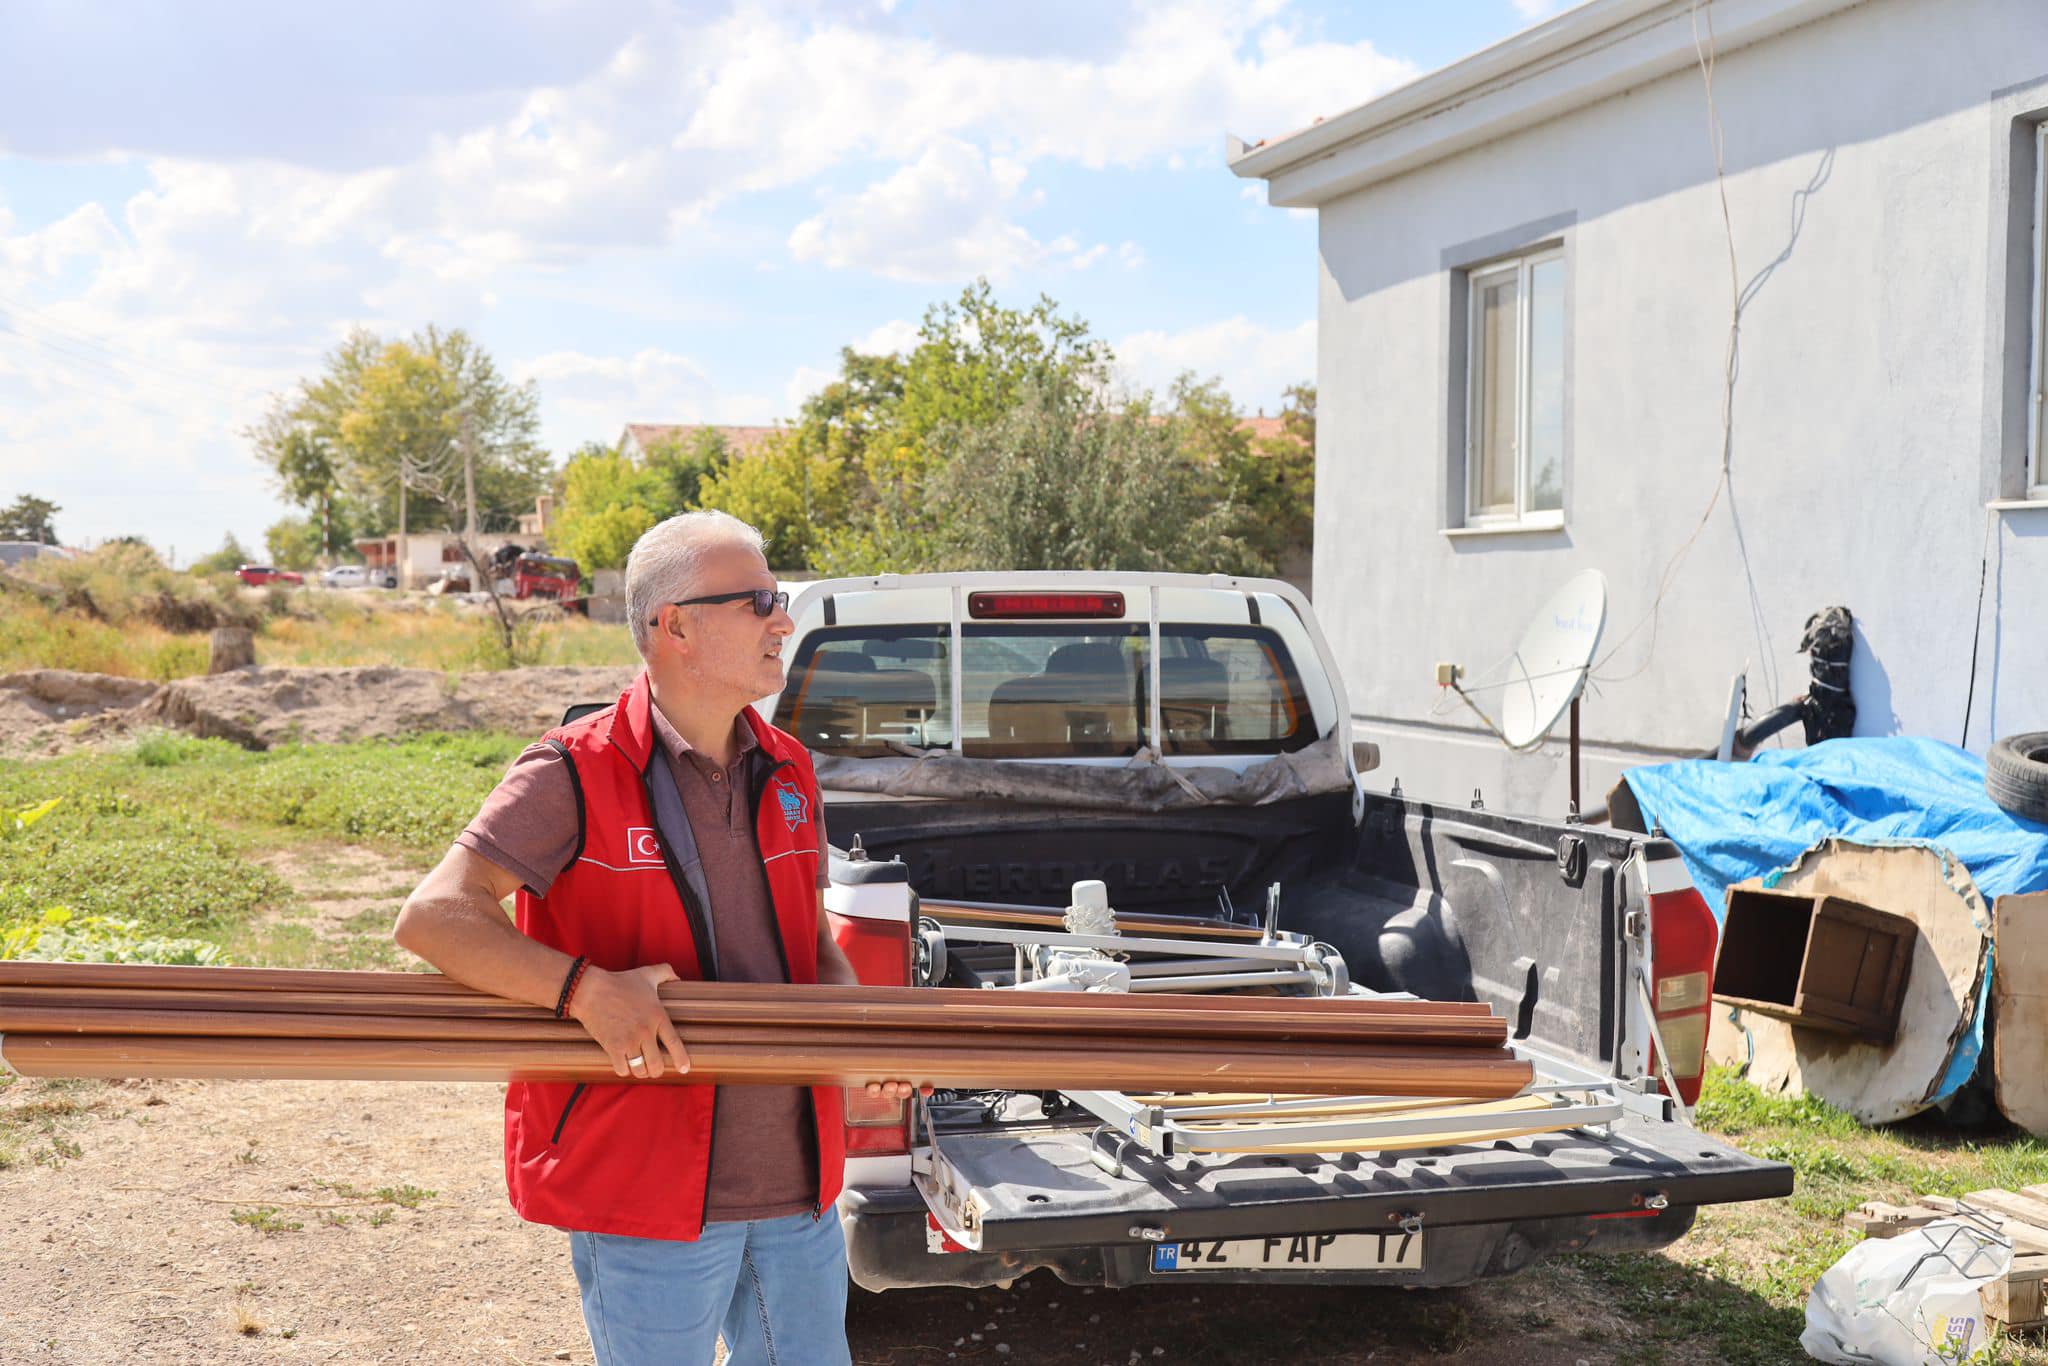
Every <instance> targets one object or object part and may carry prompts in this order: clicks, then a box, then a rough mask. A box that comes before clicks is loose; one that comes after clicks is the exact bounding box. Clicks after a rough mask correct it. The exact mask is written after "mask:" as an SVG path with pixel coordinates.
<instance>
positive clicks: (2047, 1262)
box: [1842, 1184, 2048, 1331]
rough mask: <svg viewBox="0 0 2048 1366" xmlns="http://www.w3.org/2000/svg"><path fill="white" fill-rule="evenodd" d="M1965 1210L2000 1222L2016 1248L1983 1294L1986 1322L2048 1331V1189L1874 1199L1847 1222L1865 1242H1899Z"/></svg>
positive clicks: (1980, 1296) (1844, 1223)
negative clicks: (1909, 1200)
mask: <svg viewBox="0 0 2048 1366" xmlns="http://www.w3.org/2000/svg"><path fill="white" fill-rule="evenodd" d="M1964 1210H1975V1211H1978V1212H1980V1213H1982V1214H1986V1215H1990V1216H1992V1217H1993V1218H1995V1219H1996V1220H1997V1221H1998V1222H1999V1225H2000V1231H2001V1232H2002V1233H2004V1235H2005V1236H2006V1238H2007V1239H2008V1240H2010V1241H2011V1243H2012V1245H2013V1259H2012V1266H2011V1268H2010V1269H2009V1270H2008V1271H2007V1272H2006V1273H2005V1274H2004V1275H2003V1276H2000V1277H1998V1278H1997V1279H1995V1280H1991V1281H1987V1282H1986V1283H1985V1284H1984V1286H1983V1288H1982V1290H1981V1292H1980V1294H1979V1299H1980V1300H1981V1301H1982V1302H1983V1305H1984V1315H1985V1317H1986V1318H1988V1319H1992V1320H1994V1321H1996V1322H1997V1323H2000V1324H2002V1325H2004V1326H2005V1327H2006V1328H2008V1329H2012V1330H2015V1331H2025V1330H2031V1329H2036V1328H2043V1327H2048V1222H2044V1221H2048V1184H2043V1185H2038V1186H2028V1187H2026V1188H2025V1189H2024V1190H2020V1191H2009V1190H1999V1189H1990V1190H1980V1191H1971V1192H1970V1193H1969V1194H1968V1195H1966V1196H1964V1197H1963V1198H1962V1199H1961V1200H1956V1199H1952V1198H1950V1197H1948V1196H1945V1195H1923V1196H1921V1197H1920V1198H1919V1200H1918V1202H1917V1203H1915V1204H1912V1205H1895V1204H1892V1203H1890V1202H1888V1201H1884V1200H1870V1201H1866V1202H1864V1203H1863V1204H1862V1205H1859V1206H1858V1207H1857V1208H1856V1209H1854V1210H1852V1211H1851V1212H1850V1213H1849V1214H1847V1215H1845V1216H1844V1217H1843V1220H1842V1223H1843V1226H1844V1227H1846V1228H1848V1229H1850V1230H1852V1231H1854V1232H1858V1233H1861V1234H1863V1236H1864V1237H1866V1238H1896V1237H1898V1236H1899V1235H1900V1234H1902V1233H1909V1232H1911V1231H1912V1230H1914V1229H1916V1228H1924V1227H1925V1226H1926V1225H1928V1224H1930V1223H1933V1222H1934V1221H1935V1220H1937V1219H1946V1218H1949V1217H1951V1216H1954V1215H1956V1214H1958V1213H1960V1212H1962V1211H1964Z"/></svg>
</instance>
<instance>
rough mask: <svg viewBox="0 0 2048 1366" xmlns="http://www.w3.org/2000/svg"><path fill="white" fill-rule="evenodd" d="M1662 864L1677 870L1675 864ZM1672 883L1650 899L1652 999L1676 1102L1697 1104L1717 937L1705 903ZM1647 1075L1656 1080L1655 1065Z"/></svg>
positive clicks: (1687, 886)
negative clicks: (1665, 1050)
mask: <svg viewBox="0 0 2048 1366" xmlns="http://www.w3.org/2000/svg"><path fill="white" fill-rule="evenodd" d="M1665 862H1666V865H1667V866H1669V867H1672V868H1675V867H1676V866H1677V865H1676V863H1675V861H1669V860H1667V861H1665ZM1652 867H1653V868H1655V867H1657V865H1652ZM1659 871H1661V869H1660V870H1659ZM1676 882H1677V885H1676V886H1673V887H1671V888H1669V889H1667V890H1664V891H1653V892H1651V894H1650V962H1651V969H1650V971H1651V989H1650V998H1651V1007H1652V1009H1653V1010H1655V1012H1656V1015H1657V1032H1658V1034H1659V1035H1661V1036H1662V1038H1663V1040H1664V1046H1665V1048H1667V1049H1669V1050H1670V1057H1669V1058H1668V1059H1667V1061H1668V1062H1669V1063H1670V1066H1671V1075H1672V1077H1673V1078H1674V1079H1675V1080H1676V1081H1677V1082H1678V1094H1679V1098H1680V1099H1682V1100H1683V1101H1684V1102H1685V1103H1686V1104H1687V1105H1693V1104H1696V1103H1698V1101H1699V1098H1700V1080H1701V1076H1702V1074H1703V1073H1704V1072H1705V1071H1706V1065H1707V1019H1708V1015H1709V1009H1710V1007H1711V1006H1712V1005H1713V1001H1714V949H1715V947H1716V945H1718V944H1719V942H1720V934H1721V932H1720V928H1719V927H1718V926H1717V925H1715V923H1714V913H1713V912H1712V911H1710V910H1708V909H1707V903H1706V901H1705V899H1704V898H1702V897H1701V896H1700V894H1699V893H1698V892H1697V891H1695V890H1693V887H1692V885H1691V884H1690V883H1688V882H1686V881H1684V879H1683V875H1682V874H1681V875H1679V877H1678V878H1677V879H1676ZM1652 885H1653V886H1654V885H1655V884H1654V883H1653V884H1652ZM1651 1074H1652V1075H1653V1076H1654V1075H1657V1069H1656V1067H1655V1066H1654V1063H1653V1066H1652V1068H1651Z"/></svg>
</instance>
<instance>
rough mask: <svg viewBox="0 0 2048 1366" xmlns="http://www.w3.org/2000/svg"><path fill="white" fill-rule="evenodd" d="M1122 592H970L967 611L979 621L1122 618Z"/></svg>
mask: <svg viewBox="0 0 2048 1366" xmlns="http://www.w3.org/2000/svg"><path fill="white" fill-rule="evenodd" d="M1123 614H1124V595H1123V594H1121V593H1060V592H1045V593H969V594H968V595H967V615H968V616H969V617H972V618H973V619H974V620H976V621H990V620H995V621H1004V620H1010V621H1015V620H1026V621H1028V620H1031V619H1032V618H1034V617H1035V618H1041V619H1053V618H1060V617H1066V618H1078V617H1109V618H1121V617H1122V616H1123Z"/></svg>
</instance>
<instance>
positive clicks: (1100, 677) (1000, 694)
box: [960, 622, 1148, 758]
mask: <svg viewBox="0 0 2048 1366" xmlns="http://www.w3.org/2000/svg"><path fill="white" fill-rule="evenodd" d="M1146 645H1147V628H1146V627H1145V626H1144V625H1143V624H1142V623H1137V622H1128V623H1126V622H1118V623H1114V624H1105V625H1102V626H1073V625H1061V626H1018V625H1009V624H1005V625H1001V626H993V625H967V626H963V627H962V628H961V641H960V687H961V690H962V700H961V713H962V715H963V716H964V717H965V729H964V732H963V733H964V736H965V743H964V744H963V746H962V748H963V750H964V752H966V753H968V754H971V755H981V756H986V757H998V756H1001V757H1017V758H1026V757H1037V758H1057V757H1079V756H1084V755H1124V754H1135V753H1137V751H1138V747H1139V746H1140V745H1141V744H1143V743H1144V724H1145V717H1146V712H1147V710H1148V708H1147V705H1146V700H1145V692H1144V688H1145V683H1144V678H1145V674H1146V672H1147V669H1148V664H1147V661H1146V653H1147V651H1146Z"/></svg>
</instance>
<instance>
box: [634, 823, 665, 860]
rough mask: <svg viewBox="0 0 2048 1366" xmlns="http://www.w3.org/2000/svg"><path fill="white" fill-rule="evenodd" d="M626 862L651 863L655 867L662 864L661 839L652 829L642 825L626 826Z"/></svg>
mask: <svg viewBox="0 0 2048 1366" xmlns="http://www.w3.org/2000/svg"><path fill="white" fill-rule="evenodd" d="M626 862H627V863H628V864H636V863H637V864H652V865H653V866H655V867H657V868H659V867H661V866H662V861H661V841H660V840H659V839H658V838H656V837H655V834H654V831H653V830H651V829H649V828H648V827H647V826H644V825H629V826H627V827H626Z"/></svg>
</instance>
